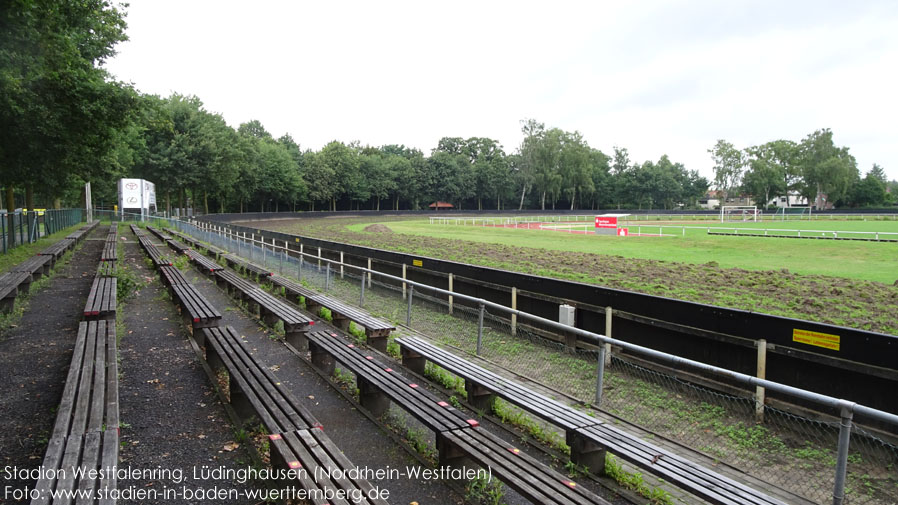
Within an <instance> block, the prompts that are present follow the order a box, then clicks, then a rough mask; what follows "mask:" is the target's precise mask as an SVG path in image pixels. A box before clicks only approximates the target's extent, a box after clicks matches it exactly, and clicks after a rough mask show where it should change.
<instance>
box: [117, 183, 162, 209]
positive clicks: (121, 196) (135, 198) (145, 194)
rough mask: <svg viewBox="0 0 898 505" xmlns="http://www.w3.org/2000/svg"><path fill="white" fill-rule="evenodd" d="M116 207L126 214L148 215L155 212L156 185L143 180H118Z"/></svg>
mask: <svg viewBox="0 0 898 505" xmlns="http://www.w3.org/2000/svg"><path fill="white" fill-rule="evenodd" d="M118 206H119V211H120V212H121V213H122V215H124V213H125V212H126V210H127V212H133V213H138V212H139V213H140V214H141V215H148V214H151V213H153V212H155V211H156V185H155V184H153V183H152V182H150V181H145V180H143V179H119V181H118Z"/></svg>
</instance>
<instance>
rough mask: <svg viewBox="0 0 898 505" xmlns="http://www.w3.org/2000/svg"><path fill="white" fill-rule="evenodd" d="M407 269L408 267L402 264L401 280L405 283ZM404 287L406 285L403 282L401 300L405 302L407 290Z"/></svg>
mask: <svg viewBox="0 0 898 505" xmlns="http://www.w3.org/2000/svg"><path fill="white" fill-rule="evenodd" d="M407 269H408V265H406V264H405V263H403V264H402V280H403V281H405V279H406V277H405V274H406V270H407ZM406 286H407V285H406V283H405V282H403V283H402V299H403V300H405V297H406V294H405V292H406V289H407V287H406Z"/></svg>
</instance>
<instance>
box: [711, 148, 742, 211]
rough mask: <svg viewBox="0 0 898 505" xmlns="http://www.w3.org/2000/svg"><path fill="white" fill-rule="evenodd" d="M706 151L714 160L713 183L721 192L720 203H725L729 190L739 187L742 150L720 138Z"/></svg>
mask: <svg viewBox="0 0 898 505" xmlns="http://www.w3.org/2000/svg"><path fill="white" fill-rule="evenodd" d="M708 152H709V153H711V159H713V160H714V184H715V185H716V186H717V189H718V190H719V191H720V192H721V193H722V194H723V198H722V199H721V204H722V205H726V201H727V198H729V196H730V191H732V190H733V189H735V188H737V187H739V183H740V182H741V180H742V171H743V170H744V168H745V161H744V159H743V157H742V151H740V150H738V149H736V148H735V147H734V146H733V144H731V143H729V142H727V141H726V140H723V139H721V140H718V141H717V144H715V145H714V147H713V148H711V149H708Z"/></svg>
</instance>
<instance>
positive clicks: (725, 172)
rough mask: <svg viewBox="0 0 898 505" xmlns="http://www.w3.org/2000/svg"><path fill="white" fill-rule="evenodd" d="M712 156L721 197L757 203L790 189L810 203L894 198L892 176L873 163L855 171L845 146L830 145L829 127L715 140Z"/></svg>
mask: <svg viewBox="0 0 898 505" xmlns="http://www.w3.org/2000/svg"><path fill="white" fill-rule="evenodd" d="M708 152H709V153H710V154H711V157H712V159H713V160H714V184H715V186H716V187H717V189H718V190H719V191H720V193H721V198H722V201H726V200H727V198H729V197H730V196H732V195H733V194H734V193H738V194H739V195H740V196H741V195H746V196H750V197H752V198H753V199H754V200H755V201H756V202H757V203H758V205H759V206H764V205H766V204H767V203H768V202H770V201H771V199H773V198H775V197H778V196H784V195H787V194H796V195H799V196H801V197H802V198H804V199H806V200H807V202H809V203H810V204H811V205H814V204H815V202H817V201H818V197H819V198H820V201H819V203H820V204H821V205H824V204H832V205H833V206H835V207H884V206H890V205H895V203H896V202H898V200H896V196H898V182H896V181H888V180H887V179H886V175H885V172H884V171H883V169H882V167H880V166H879V165H877V164H874V165H873V166H872V167H871V168H870V170H869V171H868V172H867V173H866V174H865V175H864V177H861V175H860V171H859V170H858V167H857V161H856V160H855V158H854V156H852V155H851V154H850V153H849V151H848V148H847V147H839V146H836V145H835V143H834V142H833V133H832V131H831V130H829V129H823V130H817V131H815V132H813V133H811V134H809V135H808V136H807V137H805V138H804V139H802V140H801V141H800V142H794V141H792V140H774V141H771V142H767V143H765V144H761V145H757V146H750V147H746V148H744V149H738V148H736V147H735V146H733V144H731V143H729V142H727V141H726V140H718V141H717V143H716V144H715V145H714V147H712V148H711V149H709V150H708Z"/></svg>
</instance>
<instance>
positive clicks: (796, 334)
mask: <svg viewBox="0 0 898 505" xmlns="http://www.w3.org/2000/svg"><path fill="white" fill-rule="evenodd" d="M792 341H793V342H799V343H802V344H808V345H815V346H817V347H823V348H826V349H832V350H834V351H838V350H839V343H840V337H839V336H838V335H830V334H829V333H820V332H817V331H808V330H799V329H798V328H793V329H792Z"/></svg>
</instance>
